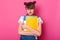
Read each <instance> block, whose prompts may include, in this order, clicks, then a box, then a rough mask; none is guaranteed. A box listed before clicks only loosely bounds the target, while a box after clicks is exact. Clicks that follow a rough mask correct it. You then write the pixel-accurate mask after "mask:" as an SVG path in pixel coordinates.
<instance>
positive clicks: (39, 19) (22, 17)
mask: <svg viewBox="0 0 60 40" xmlns="http://www.w3.org/2000/svg"><path fill="white" fill-rule="evenodd" d="M23 19H24V16H21V17H20V18H19V20H18V23H20V22H22V23H24V24H26V20H25V21H24V20H23ZM40 22H41V23H43V20H42V19H41V17H38V23H40ZM24 31H25V30H24ZM36 39H37V37H36Z"/></svg>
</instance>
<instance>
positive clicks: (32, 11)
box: [26, 8, 34, 15]
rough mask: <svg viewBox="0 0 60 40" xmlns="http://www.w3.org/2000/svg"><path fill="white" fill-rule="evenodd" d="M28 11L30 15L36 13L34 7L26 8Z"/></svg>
mask: <svg viewBox="0 0 60 40" xmlns="http://www.w3.org/2000/svg"><path fill="white" fill-rule="evenodd" d="M26 12H27V14H28V15H33V14H34V9H27V8H26Z"/></svg>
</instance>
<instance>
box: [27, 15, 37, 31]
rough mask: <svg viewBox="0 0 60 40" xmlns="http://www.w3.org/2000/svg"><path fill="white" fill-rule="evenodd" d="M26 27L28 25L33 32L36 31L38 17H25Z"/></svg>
mask: <svg viewBox="0 0 60 40" xmlns="http://www.w3.org/2000/svg"><path fill="white" fill-rule="evenodd" d="M26 25H28V26H29V27H31V28H32V29H34V30H38V17H37V16H26ZM26 32H30V30H28V29H26Z"/></svg>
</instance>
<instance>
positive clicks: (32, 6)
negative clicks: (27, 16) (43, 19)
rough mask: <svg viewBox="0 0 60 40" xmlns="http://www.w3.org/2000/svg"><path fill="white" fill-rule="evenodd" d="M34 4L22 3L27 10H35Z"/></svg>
mask: <svg viewBox="0 0 60 40" xmlns="http://www.w3.org/2000/svg"><path fill="white" fill-rule="evenodd" d="M35 3H36V1H33V2H24V5H25V6H26V8H27V9H34V8H35Z"/></svg>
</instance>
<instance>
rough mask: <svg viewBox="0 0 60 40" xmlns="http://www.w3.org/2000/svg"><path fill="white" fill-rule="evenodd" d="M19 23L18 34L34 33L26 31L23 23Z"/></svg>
mask: <svg viewBox="0 0 60 40" xmlns="http://www.w3.org/2000/svg"><path fill="white" fill-rule="evenodd" d="M18 25H19V28H18V34H19V35H34V34H33V33H31V32H25V31H23V30H22V26H23V23H21V22H20V23H19V24H18Z"/></svg>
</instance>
